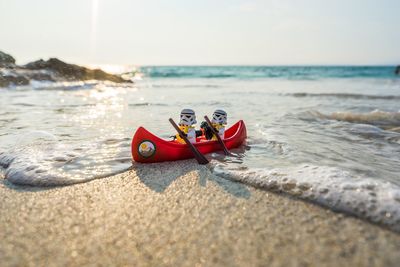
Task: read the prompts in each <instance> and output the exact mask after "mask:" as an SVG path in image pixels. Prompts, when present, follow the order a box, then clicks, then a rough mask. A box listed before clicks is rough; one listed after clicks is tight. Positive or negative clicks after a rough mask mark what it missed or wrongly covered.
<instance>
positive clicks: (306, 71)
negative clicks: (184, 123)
mask: <svg viewBox="0 0 400 267" xmlns="http://www.w3.org/2000/svg"><path fill="white" fill-rule="evenodd" d="M394 70H395V69H394V67H393V66H348V67H341V66H296V67H293V66H219V67H218V66H213V67H211V66H188V67H180V66H165V67H142V68H140V69H139V72H140V73H142V74H144V75H145V76H146V77H152V78H236V79H256V78H276V79H297V80H314V79H326V78H350V79H351V78H374V79H377V78H382V79H384V78H386V79H390V78H394V77H395V74H394Z"/></svg>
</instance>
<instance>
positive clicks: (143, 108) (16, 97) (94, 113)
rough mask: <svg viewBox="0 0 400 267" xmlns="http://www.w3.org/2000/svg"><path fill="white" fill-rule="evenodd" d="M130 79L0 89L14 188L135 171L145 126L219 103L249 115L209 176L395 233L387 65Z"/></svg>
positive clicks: (391, 85)
mask: <svg viewBox="0 0 400 267" xmlns="http://www.w3.org/2000/svg"><path fill="white" fill-rule="evenodd" d="M134 74H135V75H134V77H135V84H134V85H118V84H113V83H107V82H96V81H89V82H69V83H43V82H36V81H32V83H31V85H29V86H24V87H10V88H1V89H0V96H1V97H0V106H1V107H2V108H1V110H0V166H2V168H1V169H2V173H3V176H4V177H5V178H6V179H7V180H8V181H9V182H11V183H14V184H25V185H33V186H37V185H40V186H43V185H44V186H53V185H69V184H74V183H78V182H86V181H89V180H92V179H97V178H102V177H107V176H109V175H113V174H115V173H119V172H123V171H126V170H127V169H129V168H135V166H136V164H138V163H133V165H132V162H131V154H130V142H131V138H132V136H133V134H134V131H135V129H137V128H138V127H139V126H144V127H145V128H147V129H148V130H150V131H151V132H153V133H155V134H157V135H159V136H161V137H163V138H166V139H167V138H168V137H169V136H170V135H171V134H173V133H174V130H173V128H172V127H171V125H170V124H169V122H168V118H170V117H172V118H174V119H176V120H178V118H179V112H180V110H181V109H183V108H192V109H194V110H195V111H196V113H197V115H198V119H197V121H199V122H200V121H201V119H202V116H203V115H211V114H212V112H213V111H214V110H215V109H217V108H222V109H224V110H226V111H227V113H228V124H233V123H235V122H236V121H238V120H239V119H243V120H244V121H245V122H246V125H247V128H248V140H247V143H246V145H245V146H243V147H241V148H239V149H236V150H234V153H237V154H238V155H239V156H240V157H239V158H235V157H224V156H223V155H222V154H221V153H213V154H210V155H207V157H208V158H209V159H210V160H211V164H210V169H211V170H212V171H213V172H214V173H215V174H217V175H220V176H222V177H225V178H227V179H232V180H236V181H239V182H242V183H246V184H249V185H251V186H255V187H261V188H264V189H267V190H273V191H277V192H285V193H287V194H290V195H293V196H295V197H299V198H302V199H307V200H309V201H312V202H315V203H318V204H320V205H323V206H325V207H327V208H331V209H334V210H338V211H343V212H347V213H350V214H353V215H355V216H359V217H361V218H364V219H367V220H370V221H373V222H377V223H382V224H384V225H387V226H388V227H391V228H392V229H394V230H398V231H400V176H399V173H400V107H399V100H400V79H399V78H398V77H397V76H395V75H394V67H144V68H139V69H137V70H136V72H135V73H134Z"/></svg>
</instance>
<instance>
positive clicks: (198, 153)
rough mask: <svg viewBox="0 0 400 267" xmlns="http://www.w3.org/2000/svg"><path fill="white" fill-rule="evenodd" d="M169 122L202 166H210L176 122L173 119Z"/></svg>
mask: <svg viewBox="0 0 400 267" xmlns="http://www.w3.org/2000/svg"><path fill="white" fill-rule="evenodd" d="M169 122H170V123H171V124H172V126H173V127H174V128H175V130H176V131H177V132H178V134H179V135H180V137H182V139H183V140H184V141H185V143H186V144H187V145H188V146H189V148H190V150H191V151H192V152H193V155H194V157H195V158H196V160H197V162H198V163H199V164H201V165H205V164H208V163H209V161H208V159H207V158H206V157H204V155H203V154H201V153H200V151H199V150H198V149H197V148H196V147H195V146H194V145H193V144H192V143H190V141H189V139H187V137H186V135H185V134H184V133H183V132H182V131H181V129H179V127H178V125H177V124H176V123H175V122H174V120H173V119H169Z"/></svg>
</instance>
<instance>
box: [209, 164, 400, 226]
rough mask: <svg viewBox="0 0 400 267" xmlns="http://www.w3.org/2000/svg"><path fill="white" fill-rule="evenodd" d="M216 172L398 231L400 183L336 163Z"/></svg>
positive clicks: (215, 169)
mask: <svg viewBox="0 0 400 267" xmlns="http://www.w3.org/2000/svg"><path fill="white" fill-rule="evenodd" d="M214 172H215V174H217V175H219V176H222V177H225V178H228V179H231V180H235V181H239V182H243V183H245V184H248V185H251V186H255V187H258V188H262V189H266V190H271V191H274V192H280V193H281V192H283V193H287V194H289V195H292V196H295V197H298V198H301V199H305V200H309V201H312V202H315V203H317V204H319V205H322V206H325V207H328V208H330V209H332V210H335V211H339V212H344V213H347V214H351V215H354V216H357V217H360V218H363V219H366V220H369V221H371V222H374V223H379V224H383V225H386V226H387V227H389V228H391V229H392V230H395V231H400V187H399V186H397V185H395V184H392V183H390V182H386V181H383V180H377V179H370V178H367V177H362V176H357V175H353V174H351V173H350V172H347V171H343V170H340V169H338V168H335V167H326V166H313V165H299V166H297V167H290V168H285V169H265V168H257V169H247V170H242V169H236V170H235V169H233V170H229V169H226V168H225V167H224V166H223V165H221V164H217V165H216V166H215V168H214Z"/></svg>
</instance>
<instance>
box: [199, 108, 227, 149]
mask: <svg viewBox="0 0 400 267" xmlns="http://www.w3.org/2000/svg"><path fill="white" fill-rule="evenodd" d="M204 119H205V120H206V122H207V123H208V126H210V128H211V131H212V132H213V134H214V135H215V136H216V137H217V140H218V143H219V144H220V145H221V147H222V149H223V150H224V152H225V155H232V154H231V153H230V152H229V150H228V148H227V147H226V145H225V143H224V141H222V139H221V136H219V134H218V133H217V131H216V130H215V129H214V127H213V126H212V124H211V121H210V119H209V118H208V117H207V116H204Z"/></svg>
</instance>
